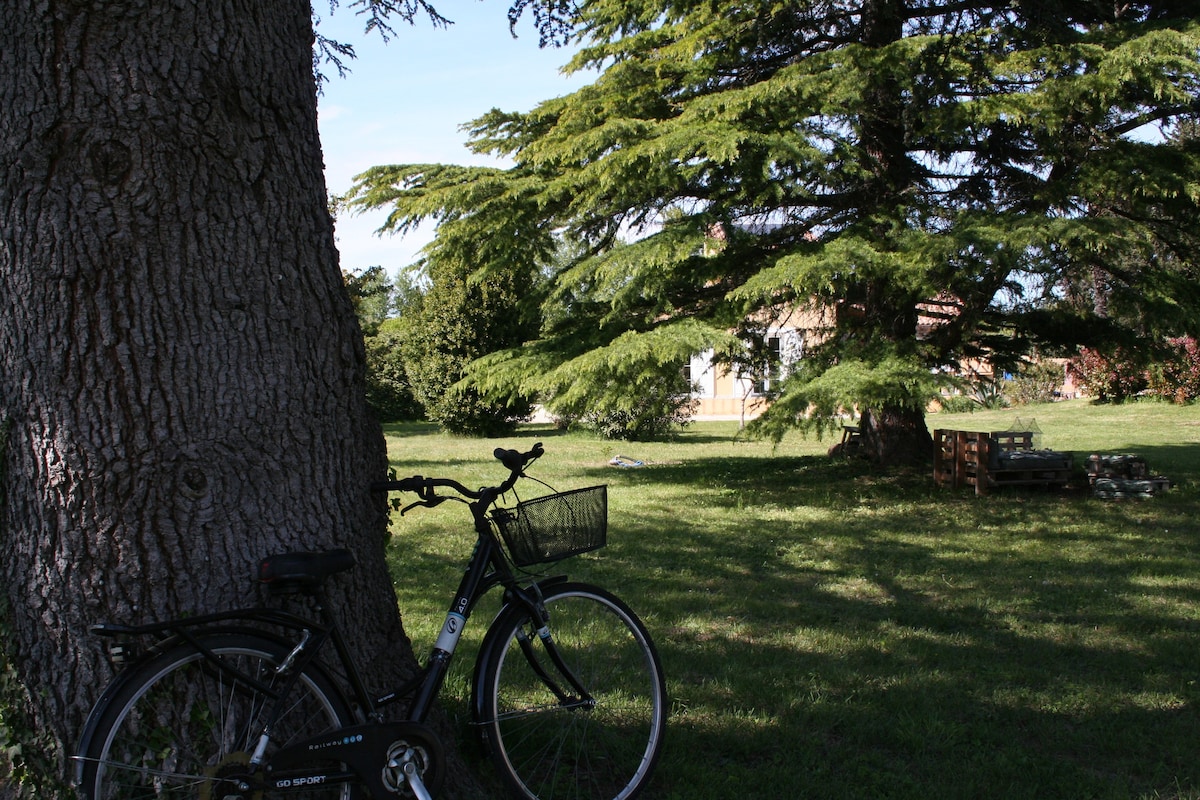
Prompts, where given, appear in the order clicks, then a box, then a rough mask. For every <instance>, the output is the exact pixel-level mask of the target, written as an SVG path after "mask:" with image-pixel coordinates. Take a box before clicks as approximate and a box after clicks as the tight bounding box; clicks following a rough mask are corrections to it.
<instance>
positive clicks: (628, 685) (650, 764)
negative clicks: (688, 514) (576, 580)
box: [475, 583, 667, 800]
mask: <svg viewBox="0 0 1200 800" xmlns="http://www.w3.org/2000/svg"><path fill="white" fill-rule="evenodd" d="M544 600H545V607H546V611H547V612H548V614H549V617H550V619H549V622H548V623H547V624H548V627H549V630H550V632H551V635H552V637H553V642H554V644H555V646H556V647H557V649H558V651H559V652H560V653H561V655H562V658H563V661H564V662H565V664H566V666H567V668H568V669H569V670H570V671H571V672H572V673H573V674H574V675H575V677H576V678H577V679H578V680H579V682H580V683H581V684H582V686H583V687H584V689H585V690H586V692H587V694H588V695H589V696H590V698H591V699H590V700H588V699H587V698H582V699H575V700H568V701H567V702H562V701H561V700H560V698H559V697H557V696H556V695H555V694H554V693H553V692H552V691H551V690H550V689H549V688H548V685H547V682H546V680H544V679H543V678H542V677H540V676H539V675H538V674H537V671H536V668H535V666H534V665H535V663H536V664H537V665H540V668H541V669H543V670H545V671H546V672H547V674H548V675H549V676H551V678H552V679H553V681H554V682H555V683H557V684H559V685H560V686H561V687H562V688H564V689H566V690H567V691H568V692H570V693H572V694H574V690H572V689H571V687H570V686H569V684H568V683H567V681H566V680H565V679H564V678H563V677H562V675H561V673H560V671H559V670H558V669H557V668H556V667H555V666H554V665H553V663H552V661H551V658H550V656H549V655H548V653H547V651H546V649H545V648H544V647H543V645H542V644H541V642H540V641H539V639H538V633H537V631H538V629H539V628H541V627H542V626H541V624H540V623H539V622H536V621H534V620H533V619H531V618H530V615H529V613H528V612H527V611H525V610H524V609H520V608H517V607H512V608H511V609H510V610H509V611H508V612H506V613H504V614H502V615H501V616H500V617H499V618H498V619H497V620H496V622H495V623H494V624H493V627H492V630H490V631H489V633H488V637H489V639H491V640H492V641H493V642H494V646H492V647H490V648H485V651H484V653H483V657H484V658H485V659H486V661H485V662H484V663H483V664H482V665H481V666H482V671H481V673H480V680H478V681H477V688H476V691H477V692H478V693H479V696H477V698H476V704H475V709H476V714H477V716H478V717H479V718H478V719H477V720H476V721H477V723H478V724H479V725H480V730H481V732H482V737H483V741H484V745H485V747H486V748H487V749H488V751H489V754H490V755H491V756H492V760H493V761H494V763H495V765H496V767H497V769H498V770H499V773H500V775H501V777H502V779H503V780H504V781H505V783H506V784H507V785H508V787H509V788H510V789H511V790H513V791H514V792H515V793H516V794H517V795H518V796H520V797H526V798H541V800H547V798H591V799H592V800H626V799H627V798H632V797H634V796H635V795H637V793H638V792H639V791H641V789H642V788H643V786H645V784H646V782H647V781H648V780H649V779H650V775H651V772H652V771H653V769H654V765H655V762H656V761H657V760H658V755H659V751H660V750H661V749H662V742H663V732H664V730H665V726H666V716H667V708H666V704H667V692H666V684H665V682H664V679H663V673H662V666H661V665H660V663H659V658H658V653H657V652H656V651H655V649H654V644H653V643H652V642H651V640H650V635H649V633H647V631H646V628H645V626H644V625H643V624H642V622H641V620H639V619H638V618H637V616H636V615H635V614H634V613H633V611H631V610H630V609H629V607H628V606H626V605H625V604H624V603H623V602H621V601H620V600H619V599H617V598H616V597H614V596H613V595H611V594H609V593H608V592H606V591H604V590H603V589H599V588H597V587H595V586H588V585H586V584H571V583H566V584H562V585H560V586H555V587H553V588H551V589H548V590H547V591H546V593H545V597H544ZM522 641H524V642H527V643H530V644H531V645H532V650H529V651H528V652H529V653H532V654H533V658H532V659H531V658H530V657H529V656H528V655H527V653H526V651H525V650H523V648H522Z"/></svg>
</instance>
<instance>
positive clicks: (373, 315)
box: [342, 267, 397, 336]
mask: <svg viewBox="0 0 1200 800" xmlns="http://www.w3.org/2000/svg"><path fill="white" fill-rule="evenodd" d="M342 282H343V283H344V284H345V286H346V293H347V294H349V295H350V302H351V304H352V305H353V306H354V315H355V316H356V317H358V325H359V327H360V328H362V332H363V336H374V335H375V333H376V332H378V330H379V326H380V325H381V324H383V321H384V320H385V319H388V318H389V317H391V316H393V314H394V312H395V311H396V305H397V299H396V292H397V290H396V287H395V285H394V284H393V283H392V280H391V278H389V277H388V274H387V273H386V272H385V271H384V269H383V267H369V268H368V269H365V270H363V271H361V272H357V273H355V272H346V271H343V272H342Z"/></svg>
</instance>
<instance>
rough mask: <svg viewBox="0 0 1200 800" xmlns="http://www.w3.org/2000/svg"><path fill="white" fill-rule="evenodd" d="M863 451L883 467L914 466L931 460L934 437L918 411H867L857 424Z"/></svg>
mask: <svg viewBox="0 0 1200 800" xmlns="http://www.w3.org/2000/svg"><path fill="white" fill-rule="evenodd" d="M859 428H860V431H861V433H860V435H861V436H862V440H863V450H864V452H865V453H866V455H867V457H868V458H869V459H870V460H871V461H874V462H876V463H879V464H884V465H888V466H891V465H914V464H923V463H925V462H927V461H932V460H933V436H932V435H930V433H929V427H928V426H927V425H926V424H925V412H923V411H921V410H920V409H909V408H899V407H896V406H884V407H882V408H868V409H865V410H864V411H863V412H862V418H861V419H860V421H859Z"/></svg>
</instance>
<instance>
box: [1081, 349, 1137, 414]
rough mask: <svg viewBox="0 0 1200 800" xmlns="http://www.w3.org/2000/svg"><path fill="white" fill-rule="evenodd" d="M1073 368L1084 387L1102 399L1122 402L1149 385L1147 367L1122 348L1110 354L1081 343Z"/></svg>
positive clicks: (1110, 401) (1102, 400)
mask: <svg viewBox="0 0 1200 800" xmlns="http://www.w3.org/2000/svg"><path fill="white" fill-rule="evenodd" d="M1071 372H1072V374H1073V375H1074V376H1075V380H1076V382H1077V383H1078V384H1079V385H1080V386H1082V387H1083V388H1084V390H1085V391H1086V392H1087V393H1088V394H1090V395H1091V396H1092V397H1095V398H1096V399H1097V400H1100V401H1101V402H1107V403H1120V402H1123V401H1125V400H1128V399H1129V398H1131V397H1136V396H1137V395H1138V394H1139V393H1141V392H1142V390H1144V389H1145V388H1146V369H1145V367H1144V366H1142V365H1141V364H1140V363H1138V362H1137V361H1136V360H1135V359H1134V358H1133V357H1132V356H1130V355H1129V354H1127V353H1126V352H1125V351H1123V350H1120V349H1118V350H1116V351H1114V352H1113V353H1112V354H1111V355H1106V354H1104V353H1101V352H1100V351H1099V350H1093V349H1091V348H1090V347H1081V348H1080V349H1079V355H1078V356H1076V357H1075V358H1074V359H1073V360H1072V361H1071Z"/></svg>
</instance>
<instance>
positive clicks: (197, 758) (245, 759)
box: [80, 633, 354, 800]
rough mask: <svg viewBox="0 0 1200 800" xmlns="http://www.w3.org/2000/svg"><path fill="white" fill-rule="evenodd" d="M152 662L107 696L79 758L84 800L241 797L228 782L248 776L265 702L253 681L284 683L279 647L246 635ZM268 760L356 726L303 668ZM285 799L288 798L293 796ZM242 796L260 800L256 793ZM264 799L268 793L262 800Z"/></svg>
mask: <svg viewBox="0 0 1200 800" xmlns="http://www.w3.org/2000/svg"><path fill="white" fill-rule="evenodd" d="M201 642H202V644H203V645H204V647H205V648H207V649H208V650H209V651H210V652H211V653H212V654H213V656H214V657H215V658H216V659H219V661H220V666H219V667H218V666H217V664H215V663H214V662H213V661H212V660H210V659H209V658H207V657H206V656H205V655H204V654H203V653H202V652H200V651H199V650H198V649H196V648H195V647H193V646H191V645H180V646H178V647H174V648H171V649H169V650H167V651H165V652H163V653H162V654H160V655H158V656H155V657H154V658H152V659H151V660H149V661H147V662H146V663H145V664H142V665H141V666H139V667H138V668H137V670H138V671H137V673H136V674H135V675H133V676H132V677H131V679H130V680H129V681H128V682H127V683H126V684H125V687H124V689H123V690H122V691H120V692H118V693H117V694H116V695H114V696H113V698H112V700H111V701H110V702H109V704H108V707H107V709H106V710H105V711H104V712H103V717H102V718H101V720H100V722H99V724H98V726H97V728H96V731H95V734H94V735H93V737H92V739H91V743H90V745H89V746H88V750H87V752H84V753H81V754H80V757H81V758H82V759H83V770H82V784H81V786H80V793H81V796H82V797H84V798H85V800H142V799H143V798H145V799H146V800H149V798H156V799H157V798H185V797H186V798H199V800H223V798H226V797H228V796H242V794H241V793H240V792H239V791H236V790H235V789H234V788H232V787H233V785H234V784H233V781H232V780H231V779H232V778H234V777H236V776H237V775H238V774H240V773H244V772H245V771H246V765H247V764H249V762H250V756H251V754H252V753H253V752H254V748H255V746H256V744H257V742H258V738H259V734H261V733H262V730H263V725H264V724H265V715H266V714H267V713H268V712H269V711H270V710H271V709H272V707H273V701H272V699H271V698H270V697H268V696H267V695H266V694H265V693H263V692H261V691H259V690H258V689H256V688H255V687H254V685H253V683H252V682H251V681H255V682H258V683H260V684H262V685H264V686H267V687H270V688H272V689H274V688H277V687H279V686H281V685H282V684H284V681H285V678H284V677H282V676H280V675H279V674H277V668H278V667H279V665H280V664H281V663H282V662H283V660H284V658H285V657H286V654H287V652H288V651H287V648H285V647H283V646H281V645H279V644H277V643H276V642H274V641H272V640H270V639H267V638H263V637H260V636H257V635H254V634H249V633H222V634H213V635H209V636H206V637H204V638H203V639H202V640H201ZM282 702H283V705H282V713H281V715H280V717H279V720H278V722H277V723H276V725H275V727H274V728H273V732H272V740H271V741H272V744H271V746H270V748H269V749H268V751H267V755H268V757H269V756H270V754H271V753H273V752H275V750H277V749H278V748H279V747H282V746H285V745H287V744H290V743H292V742H296V741H300V740H302V739H304V738H307V737H309V736H315V735H317V734H319V733H322V732H324V731H328V730H333V729H336V728H340V727H345V726H346V725H351V724H353V722H354V717H353V714H352V712H351V711H350V709H349V708H348V707H347V705H346V703H345V701H344V700H343V699H342V695H341V693H340V692H339V691H338V690H337V689H336V688H335V687H334V686H333V684H332V683H331V681H330V680H329V679H328V677H327V676H325V675H324V674H323V673H322V672H320V671H318V670H316V669H313V668H309V669H306V670H305V671H304V672H302V673H301V674H300V675H299V676H298V678H297V680H296V684H295V687H294V688H293V689H292V691H291V692H290V693H289V694H288V695H287V697H286V698H284V700H283V701H282ZM350 791H351V790H350V787H349V785H341V786H320V787H313V788H312V789H310V790H305V791H303V792H301V796H302V797H304V798H305V800H347V799H348V798H350V797H351V794H350ZM289 793H290V794H295V790H294V789H293V790H291V791H290V792H289ZM245 796H246V797H251V796H253V797H256V798H260V797H262V796H263V795H262V793H261V792H255V793H253V794H252V795H251V794H246V795H245ZM268 796H269V795H268Z"/></svg>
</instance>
